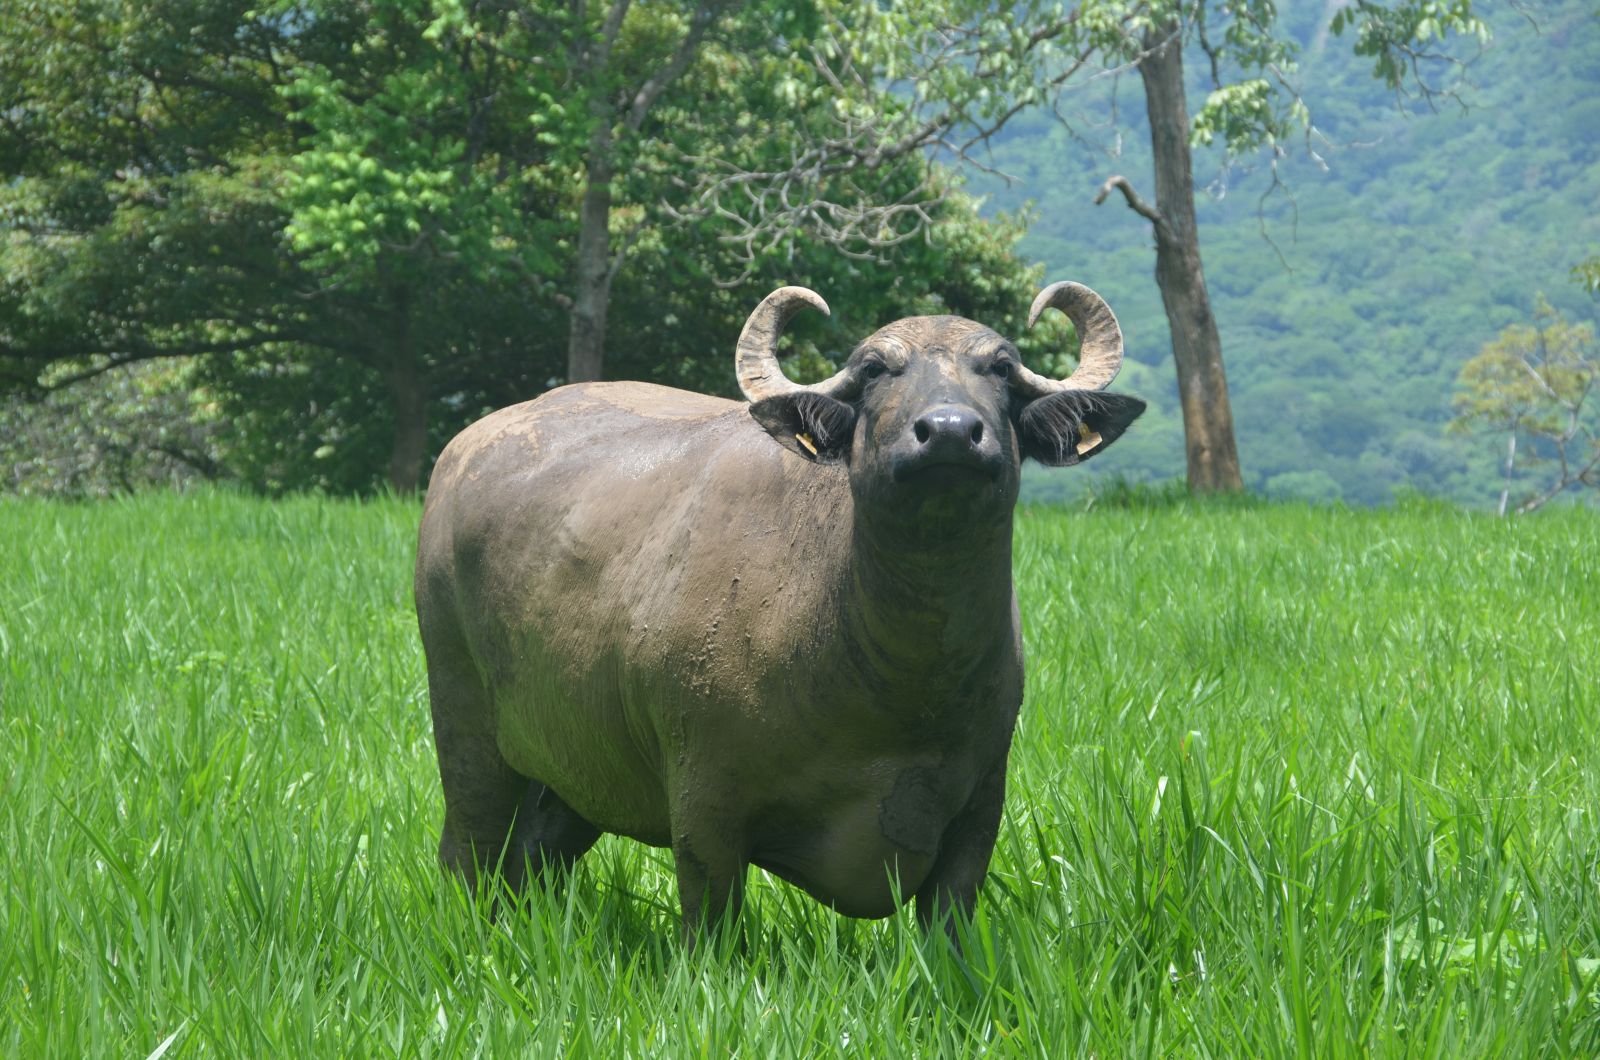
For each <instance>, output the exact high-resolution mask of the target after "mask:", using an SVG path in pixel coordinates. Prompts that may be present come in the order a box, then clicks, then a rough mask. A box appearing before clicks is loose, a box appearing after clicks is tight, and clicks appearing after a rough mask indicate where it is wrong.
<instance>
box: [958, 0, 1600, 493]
mask: <svg viewBox="0 0 1600 1060" xmlns="http://www.w3.org/2000/svg"><path fill="white" fill-rule="evenodd" d="M1302 6H1303V7H1304V8H1307V10H1302V11H1300V12H1299V13H1298V17H1299V21H1298V22H1297V23H1292V28H1293V29H1294V31H1295V33H1296V34H1297V36H1299V37H1300V39H1302V40H1303V41H1305V42H1307V49H1306V53H1305V54H1304V56H1303V61H1302V71H1301V77H1302V82H1303V84H1304V88H1305V95H1306V98H1307V100H1308V102H1309V103H1310V104H1311V106H1312V110H1313V115H1314V118H1315V120H1316V122H1317V126H1318V129H1319V130H1320V131H1321V133H1322V134H1323V136H1324V137H1325V140H1321V139H1319V140H1318V141H1317V142H1316V143H1315V145H1314V146H1315V147H1316V149H1317V151H1318V152H1319V153H1320V154H1321V155H1322V156H1323V157H1324V159H1325V160H1326V164H1327V168H1326V170H1323V169H1321V168H1319V167H1318V165H1317V164H1315V162H1314V161H1313V160H1312V159H1311V158H1310V157H1309V156H1308V155H1307V153H1306V152H1305V150H1304V145H1302V144H1299V143H1297V144H1295V145H1294V148H1295V156H1294V157H1293V158H1291V159H1290V160H1288V161H1287V162H1286V163H1285V164H1284V165H1283V166H1282V167H1281V172H1282V175H1283V178H1284V180H1285V181H1286V182H1287V183H1288V185H1289V193H1287V194H1286V193H1284V192H1282V191H1280V192H1278V193H1276V194H1275V195H1273V196H1271V197H1269V198H1268V199H1267V200H1266V203H1265V205H1264V206H1262V205H1258V204H1259V201H1260V198H1261V195H1262V193H1263V192H1264V191H1265V190H1266V189H1267V188H1268V187H1269V186H1270V180H1269V176H1268V174H1267V172H1266V171H1265V167H1264V166H1261V165H1260V164H1259V163H1258V165H1257V166H1256V170H1255V171H1254V172H1241V171H1239V170H1237V169H1236V170H1235V171H1234V172H1232V173H1231V174H1222V173H1221V172H1220V156H1219V155H1218V154H1217V153H1215V152H1211V153H1206V154H1202V155H1199V156H1197V158H1196V179H1197V180H1198V181H1201V182H1203V183H1205V184H1206V185H1207V187H1208V192H1207V193H1206V194H1204V195H1202V196H1201V198H1200V200H1199V201H1198V203H1197V206H1198V208H1199V211H1200V223H1201V244H1202V253H1203V255H1204V260H1205V267H1206V273H1207V278H1208V281H1209V284H1210V288H1211V294H1212V298H1213V300H1214V304H1215V311H1216V314H1217V318H1218V322H1219V325H1220V327H1221V331H1222V341H1223V352H1224V356H1225V358H1226V360H1227V365H1228V372H1229V378H1230V384H1231V387H1232V392H1233V398H1234V410H1235V415H1236V417H1237V421H1238V429H1239V441H1240V447H1241V455H1242V458H1243V461H1244V471H1245V477H1246V481H1247V483H1248V484H1249V486H1250V487H1251V488H1252V489H1260V490H1265V491H1267V492H1269V493H1275V494H1288V495H1298V496H1309V497H1343V498H1344V499H1346V500H1348V501H1351V502H1356V503H1376V502H1381V501H1384V500H1386V499H1388V498H1389V497H1390V496H1392V494H1393V491H1394V489H1395V488H1396V487H1399V486H1405V485H1410V486H1412V487H1415V488H1419V489H1422V490H1426V491H1428V492H1432V493H1440V494H1445V495H1449V496H1453V497H1457V498H1459V499H1462V500H1468V501H1474V502H1482V501H1484V500H1486V499H1487V497H1488V496H1489V494H1490V492H1491V490H1492V489H1493V488H1494V483H1495V470H1496V469H1495V465H1494V458H1493V455H1492V454H1491V452H1490V450H1489V449H1488V448H1487V447H1486V443H1482V442H1475V441H1473V440H1471V439H1461V438H1456V437H1448V436H1446V435H1445V434H1444V433H1443V425H1444V424H1445V422H1446V421H1447V420H1448V419H1449V417H1450V396H1451V393H1452V389H1453V382H1454V379H1455V374H1456V371H1457V369H1458V367H1459V366H1460V364H1461V363H1462V362H1463V361H1465V360H1466V359H1467V358H1469V357H1471V356H1472V355H1473V354H1474V353H1476V352H1477V350H1478V348H1479V347H1480V346H1481V345H1482V344H1483V343H1484V342H1485V341H1487V340H1488V339H1490V338H1491V337H1493V335H1494V334H1495V332H1496V331H1498V330H1499V329H1500V328H1501V327H1503V326H1505V325H1506V324H1508V323H1511V322H1513V321H1516V320H1519V319H1522V318H1524V317H1526V315H1527V314H1528V311H1529V310H1530V308H1531V306H1532V304H1533V301H1534V298H1535V295H1536V294H1537V293H1538V292H1540V291H1543V292H1545V293H1546V294H1547V295H1548V296H1549V297H1550V299H1551V301H1552V302H1554V303H1555V304H1556V305H1557V306H1558V307H1560V308H1562V309H1563V310H1565V311H1567V312H1568V313H1569V315H1571V316H1574V317H1579V318H1583V319H1592V318H1593V317H1594V316H1595V312H1596V307H1595V305H1594V303H1592V302H1591V301H1590V300H1589V299H1588V298H1587V297H1586V296H1585V295H1583V294H1582V293H1581V292H1580V291H1578V290H1577V289H1576V288H1575V287H1574V286H1573V285H1572V284H1571V282H1570V281H1569V279H1568V270H1569V269H1570V268H1571V266H1572V265H1573V264H1574V263H1575V262H1576V261H1577V260H1578V259H1579V258H1581V257H1583V256H1584V255H1585V254H1588V253H1593V252H1595V251H1596V250H1600V209H1597V204H1600V17H1597V16H1596V13H1595V12H1594V11H1593V10H1591V9H1590V6H1589V5H1587V4H1582V3H1570V2H1551V3H1543V4H1534V5H1529V6H1528V7H1527V10H1528V12H1529V13H1531V14H1532V15H1533V17H1534V19H1535V21H1536V22H1537V28H1535V27H1534V26H1533V25H1530V23H1529V22H1528V20H1527V19H1526V18H1524V17H1523V16H1521V15H1519V14H1518V13H1517V12H1515V11H1513V10H1511V9H1509V8H1508V7H1506V6H1504V5H1496V10H1495V11H1494V12H1493V13H1492V14H1491V22H1492V25H1493V28H1494V39H1493V40H1492V41H1491V42H1490V44H1489V45H1488V47H1487V48H1486V49H1485V50H1484V52H1483V54H1482V55H1481V56H1480V57H1479V58H1478V59H1477V60H1476V61H1475V62H1474V63H1473V65H1472V66H1471V68H1470V76H1471V79H1472V81H1473V82H1474V87H1472V88H1470V89H1468V91H1467V93H1466V96H1465V98H1466V101H1467V103H1468V104H1469V106H1468V109H1466V110H1462V109H1461V108H1460V107H1457V106H1452V105H1448V104H1447V105H1445V106H1444V107H1443V108H1442V109H1441V110H1440V111H1439V112H1438V113H1429V112H1428V111H1427V109H1426V107H1422V106H1420V105H1419V103H1418V101H1416V100H1411V101H1409V102H1400V103H1397V101H1396V99H1395V97H1394V96H1393V95H1392V94H1390V93H1388V92H1387V91H1386V90H1384V88H1383V86H1382V85H1381V84H1380V83H1379V82H1377V81H1375V80H1373V78H1372V77H1371V75H1370V72H1369V67H1368V65H1367V63H1366V62H1365V61H1364V60H1361V59H1359V58H1357V57H1355V56H1353V55H1351V54H1350V50H1349V43H1348V41H1342V40H1341V39H1340V38H1337V37H1335V38H1331V39H1329V40H1327V41H1326V44H1325V45H1324V46H1323V47H1321V48H1320V49H1319V48H1318V47H1317V42H1318V30H1319V25H1320V23H1321V19H1322V14H1321V13H1320V12H1318V11H1316V10H1310V9H1309V8H1310V5H1302ZM1190 66H1191V71H1192V72H1193V73H1194V74H1196V75H1198V74H1199V73H1200V71H1201V70H1202V67H1201V65H1200V64H1199V63H1196V62H1191V64H1190ZM1190 91H1191V95H1190V107H1191V110H1193V109H1195V108H1196V107H1198V105H1199V103H1200V102H1201V101H1202V100H1203V99H1204V95H1205V86H1204V84H1203V83H1202V82H1201V80H1200V79H1199V77H1198V76H1196V77H1195V78H1194V80H1193V83H1192V85H1191V90H1190ZM1113 94H1114V95H1115V97H1116V98H1115V105H1116V106H1117V109H1118V113H1119V115H1120V119H1121V125H1120V132H1121V135H1120V143H1119V137H1118V136H1117V135H1116V133H1115V132H1114V131H1112V130H1111V129H1109V128H1107V127H1106V126H1105V125H1104V123H1105V122H1106V119H1107V115H1108V114H1109V112H1110V107H1111V105H1112V102H1113V99H1112V97H1113ZM1143 102H1144V101H1143V96H1142V92H1141V89H1140V86H1139V80H1138V76H1137V74H1131V75H1124V76H1123V77H1121V78H1120V79H1115V78H1105V79H1103V80H1102V81H1100V82H1098V83H1097V84H1095V85H1093V86H1090V87H1089V88H1087V89H1085V90H1083V91H1081V92H1080V93H1079V94H1078V95H1077V97H1076V98H1075V100H1074V111H1075V113H1076V114H1077V115H1078V118H1077V119H1076V120H1075V133H1074V134H1069V133H1068V132H1067V131H1066V130H1064V129H1063V128H1061V127H1060V126H1059V125H1057V124H1055V123H1053V122H1051V121H1047V120H1045V119H1042V118H1039V119H1034V120H1032V121H1030V122H1028V123H1026V124H1024V125H1021V126H1018V127H1016V128H1015V129H1014V130H1013V131H1012V133H1011V134H1010V135H1009V136H1008V138H1007V139H1006V140H1005V142H1003V143H1002V144H1000V145H999V146H998V147H997V149H996V152H995V164H996V165H997V166H998V167H999V168H1000V169H1002V170H1004V171H1006V172H1009V173H1011V174H1013V175H1015V176H1017V177H1019V178H1021V180H1020V182H1019V183H1018V184H1016V185H1014V186H1011V187H1006V186H1004V185H1003V184H1001V183H1000V182H999V181H997V180H995V179H993V178H990V177H983V178H977V179H974V180H973V181H972V183H973V185H974V186H975V187H976V188H977V189H978V190H981V191H983V192H985V193H987V194H989V195H990V196H991V199H990V202H991V205H992V206H993V207H995V208H1008V209H1010V208H1016V207H1018V206H1021V205H1022V204H1023V203H1025V202H1027V201H1029V200H1032V201H1033V202H1034V204H1035V209H1036V211H1037V217H1036V219H1035V221H1034V223H1033V229H1032V234H1031V236H1030V237H1029V240H1028V241H1027V243H1026V244H1025V245H1026V248H1027V250H1028V251H1029V252H1031V253H1033V254H1035V255H1036V256H1038V257H1039V258H1040V259H1041V260H1043V261H1045V262H1047V263H1048V265H1049V272H1050V275H1051V276H1052V277H1061V278H1076V279H1081V280H1083V281H1085V282H1087V283H1089V284H1090V285H1092V286H1094V287H1095V288H1096V289H1097V290H1099V291H1100V292H1101V293H1102V294H1104V295H1105V296H1106V297H1107V298H1108V299H1109V300H1110V301H1111V303H1112V305H1113V306H1114V307H1115V309H1116V310H1117V312H1118V314H1119V316H1120V317H1121V318H1122V320H1123V323H1124V326H1125V328H1126V331H1127V335H1128V344H1129V357H1130V359H1131V360H1132V361H1133V362H1137V363H1132V364H1130V366H1129V369H1128V370H1127V371H1126V372H1125V373H1124V376H1123V377H1122V378H1121V379H1120V380H1119V382H1118V385H1119V387H1122V388H1125V389H1128V390H1131V391H1136V392H1139V393H1142V394H1143V395H1145V396H1146V397H1148V398H1150V399H1152V402H1153V406H1154V407H1153V409H1152V412H1151V414H1149V415H1148V416H1147V417H1146V418H1145V420H1144V421H1142V422H1141V424H1140V425H1139V428H1138V429H1136V431H1135V432H1134V433H1130V435H1129V436H1128V437H1127V438H1126V439H1124V440H1123V441H1121V442H1120V443H1118V445H1117V447H1116V448H1115V449H1113V450H1111V451H1110V452H1109V453H1108V454H1107V455H1106V456H1105V457H1104V458H1103V459H1102V460H1100V461H1098V462H1097V463H1098V465H1099V466H1098V467H1097V468H1096V470H1098V471H1099V472H1100V473H1102V474H1103V473H1108V472H1109V473H1121V474H1124V475H1128V476H1129V477H1133V478H1147V477H1155V478H1164V477H1170V476H1174V475H1181V474H1182V472H1183V450H1182V445H1181V426H1180V424H1179V423H1178V420H1177V416H1176V408H1177V402H1176V389H1175V386H1174V383H1173V373H1172V365H1171V353H1170V348H1169V345H1168V342H1169V340H1168V335H1167V328H1166V321H1165V317H1164V316H1163V314H1162V311H1161V300H1160V294H1159V291H1158V290H1157V288H1156V285H1155V279H1154V275H1153V270H1154V264H1155V255H1154V251H1153V250H1152V249H1151V247H1152V244H1151V237H1150V233H1149V228H1148V225H1147V224H1145V223H1144V222H1143V221H1142V219H1140V218H1139V217H1137V216H1136V215H1134V214H1133V213H1132V212H1131V211H1129V210H1128V209H1127V208H1126V207H1124V206H1123V205H1122V203H1121V200H1120V198H1113V199H1112V200H1110V201H1108V202H1107V203H1106V204H1105V205H1103V206H1101V207H1098V208H1096V207H1095V206H1093V205H1092V202H1093V198H1094V194H1095V191H1096V190H1097V188H1098V186H1099V184H1100V182H1101V181H1102V180H1104V179H1105V178H1106V177H1107V176H1109V175H1111V174H1113V173H1122V174H1124V175H1126V176H1127V177H1128V178H1129V179H1130V180H1132V181H1133V182H1134V184H1135V186H1136V187H1138V188H1140V189H1141V191H1142V192H1143V193H1144V194H1146V195H1149V194H1150V193H1151V185H1152V181H1151V177H1150V164H1149V155H1148V147H1147V143H1148V141H1147V131H1146V129H1145V126H1144V121H1143V113H1142V110H1143ZM1097 122H1099V123H1102V125H1101V127H1100V128H1096V127H1095V124H1096V123H1097ZM1085 141H1088V142H1087V143H1086V142H1085ZM1119 147H1120V153H1118V148H1119ZM1291 194H1292V199H1291ZM1296 206H1297V207H1298V221H1297V222H1296V220H1295V209H1296ZM1263 221H1264V222H1265V225H1266V228H1267V231H1268V232H1269V233H1270V234H1271V236H1272V238H1273V240H1274V241H1275V242H1276V243H1277V245H1278V247H1279V249H1280V250H1281V251H1282V254H1283V257H1284V259H1286V261H1287V265H1288V267H1287V268H1286V267H1285V262H1284V261H1280V259H1279V257H1278V255H1277V253H1276V252H1275V251H1274V249H1273V247H1272V246H1271V245H1269V244H1268V243H1267V242H1265V241H1264V240H1263V239H1262V236H1261V226H1262V222H1263ZM1077 480H1078V481H1081V480H1082V476H1081V474H1080V475H1079V476H1078V479H1077ZM1070 481H1072V480H1071V479H1070V478H1065V477H1061V476H1058V475H1056V474H1038V475H1035V476H1033V477H1032V478H1031V479H1030V483H1029V485H1030V489H1031V491H1032V492H1033V493H1034V495H1035V496H1040V495H1049V494H1053V493H1056V492H1059V491H1060V490H1061V489H1063V488H1068V487H1067V486H1065V485H1064V484H1065V483H1068V482H1070Z"/></svg>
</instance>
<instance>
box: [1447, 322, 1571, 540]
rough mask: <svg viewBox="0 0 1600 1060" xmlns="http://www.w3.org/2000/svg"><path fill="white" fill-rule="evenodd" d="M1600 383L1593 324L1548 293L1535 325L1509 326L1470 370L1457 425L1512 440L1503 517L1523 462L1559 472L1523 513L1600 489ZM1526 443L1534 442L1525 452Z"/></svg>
mask: <svg viewBox="0 0 1600 1060" xmlns="http://www.w3.org/2000/svg"><path fill="white" fill-rule="evenodd" d="M1597 385H1600V347H1597V346H1596V345H1595V334H1594V328H1593V326H1592V325H1589V324H1569V323H1567V321H1566V320H1565V319H1563V318H1562V316H1561V314H1560V313H1559V312H1557V311H1556V310H1555V309H1553V308H1551V306H1550V303H1549V302H1547V301H1545V299H1544V297H1543V296H1542V295H1541V296H1540V297H1539V300H1538V304H1537V305H1536V306H1535V308H1534V318H1533V323H1532V324H1513V325H1511V326H1510V327H1507V328H1505V329H1504V330H1503V331H1501V332H1500V334H1499V336H1497V337H1496V338H1495V339H1494V341H1492V342H1489V343H1487V344H1486V345H1485V346H1484V347H1483V349H1482V350H1481V351H1480V352H1479V353H1478V355H1477V356H1476V357H1474V358H1472V359H1471V360H1470V361H1468V362H1467V363H1466V364H1465V365H1463V366H1462V368H1461V372H1460V374H1459V375H1458V376H1457V378H1456V389H1457V393H1456V398H1455V408H1456V418H1455V419H1454V420H1453V421H1452V422H1451V428H1452V429H1453V430H1456V431H1484V432H1489V433H1492V434H1503V435H1504V436H1505V439H1506V443H1505V444H1506V450H1505V453H1506V455H1505V461H1504V463H1503V465H1502V478H1503V481H1504V485H1503V486H1502V488H1501V491H1500V504H1499V513H1500V514H1501V515H1502V516H1503V515H1505V514H1506V511H1507V509H1508V507H1509V506H1510V503H1511V493H1512V489H1513V487H1514V484H1515V481H1514V480H1515V478H1516V475H1517V470H1518V460H1519V458H1520V459H1521V462H1522V467H1523V468H1525V469H1530V470H1531V469H1546V468H1548V469H1549V472H1553V473H1546V474H1545V475H1544V476H1543V477H1544V479H1545V481H1544V482H1543V484H1542V485H1540V486H1539V487H1537V488H1535V490H1534V491H1533V492H1532V493H1531V494H1529V495H1528V496H1526V497H1524V498H1523V499H1522V500H1521V501H1520V502H1519V503H1518V504H1517V506H1516V509H1515V510H1516V512H1517V513H1518V514H1519V515H1520V514H1523V513H1525V512H1531V511H1533V510H1534V509H1536V508H1539V507H1541V506H1543V505H1544V504H1546V503H1548V502H1549V501H1550V500H1552V499H1554V498H1555V497H1557V496H1560V495H1561V494H1562V493H1564V492H1566V491H1567V490H1569V489H1574V488H1580V487H1584V486H1588V487H1591V488H1595V489H1600V413H1597V411H1596V409H1595V407H1594V406H1592V405H1591V404H1590V397H1591V396H1592V395H1593V394H1594V391H1595V389H1596V386H1597ZM1519 438H1525V439H1527V441H1528V443H1529V444H1528V445H1527V446H1525V447H1524V448H1522V449H1521V450H1520V451H1519V448H1518V439H1519Z"/></svg>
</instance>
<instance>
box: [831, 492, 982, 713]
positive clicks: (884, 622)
mask: <svg viewBox="0 0 1600 1060" xmlns="http://www.w3.org/2000/svg"><path fill="white" fill-rule="evenodd" d="M851 536H852V547H851V548H850V550H849V555H850V560H849V563H848V565H847V568H846V569H845V570H844V571H843V572H842V575H843V585H842V586H841V587H840V594H839V599H840V602H841V603H842V605H843V608H842V612H843V613H842V623H841V632H842V633H843V634H844V636H845V637H846V638H847V641H848V644H847V647H848V649H849V652H850V654H851V656H852V657H853V658H854V659H856V660H858V664H859V665H860V666H861V667H862V668H863V669H864V670H867V671H870V672H869V673H868V674H866V675H865V676H868V677H870V678H871V679H873V680H874V681H877V682H882V683H885V684H889V685H899V686H911V687H915V686H920V685H924V684H928V683H930V682H931V683H935V684H943V685H946V686H948V685H949V683H950V682H951V680H952V679H954V680H959V678H960V676H961V675H962V674H963V673H964V672H966V671H967V670H969V669H971V668H972V667H974V666H977V665H978V664H979V663H980V662H982V661H983V660H985V659H986V658H989V657H990V656H992V654H993V653H994V652H995V651H997V650H1008V646H1009V645H1010V644H1011V643H1012V638H1013V630H1012V607H1013V604H1012V587H1011V516H1010V513H1009V512H1007V513H1006V516H1005V518H1004V519H1003V520H994V521H991V522H989V523H987V524H985V525H983V526H980V527H973V528H971V529H969V530H968V531H967V532H965V533H963V534H961V535H959V537H957V538H956V539H954V540H950V539H945V540H940V541H938V542H936V543H934V544H932V545H931V546H930V545H928V544H925V543H924V544H917V545H906V544H904V543H893V544H891V543H886V542H885V541H883V540H882V537H883V535H879V534H874V533H872V532H870V530H869V529H868V528H867V527H865V526H863V525H862V524H861V523H859V522H857V523H856V524H855V526H854V527H853V529H852V534H851Z"/></svg>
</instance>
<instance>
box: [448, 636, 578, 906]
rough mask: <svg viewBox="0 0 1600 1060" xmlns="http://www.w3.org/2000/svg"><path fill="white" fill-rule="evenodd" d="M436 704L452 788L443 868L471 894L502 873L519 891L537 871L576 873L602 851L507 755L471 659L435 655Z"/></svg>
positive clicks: (566, 810)
mask: <svg viewBox="0 0 1600 1060" xmlns="http://www.w3.org/2000/svg"><path fill="white" fill-rule="evenodd" d="M428 646H429V647H430V648H438V647H439V646H438V645H437V644H436V643H435V644H430V645H428ZM428 698H429V700H430V701H431V704H432V707H433V739H434V746H435V748H436V749H437V751H438V754H439V781H440V783H441V785H442V786H443V788H444V829H443V831H442V834H441V835H440V837H439V861H440V862H441V863H442V864H443V865H444V866H445V868H447V869H450V870H452V871H454V872H456V873H457V874H459V875H460V876H461V878H462V879H463V880H464V881H465V882H466V884H467V886H468V887H469V888H476V887H477V885H478V882H479V880H481V879H483V878H485V877H487V876H489V875H491V874H493V873H495V872H496V871H497V870H498V871H499V872H500V873H501V875H502V878H503V879H504V881H505V883H506V884H507V885H509V886H510V887H511V889H512V890H514V891H517V890H521V888H522V886H523V884H524V883H525V882H526V879H527V875H528V868H529V867H530V866H531V867H532V869H533V870H534V871H535V872H542V871H543V870H545V869H546V868H548V867H550V866H555V865H565V866H570V865H571V864H572V862H574V861H576V860H577V859H578V857H579V856H580V855H582V854H583V852H584V851H586V850H588V849H589V847H590V846H592V845H593V844H594V841H595V839H596V838H597V837H598V836H599V832H598V831H597V830H596V829H595V828H594V826H592V825H590V824H589V822H587V821H585V820H584V819H583V818H581V817H579V816H578V815H577V814H576V813H575V812H573V810H572V809H571V808H570V807H568V806H567V804H566V803H564V802H562V801H561V799H560V798H558V797H557V796H556V794H555V792H553V791H550V790H549V789H548V788H546V787H545V786H544V785H543V784H541V783H539V782H538V781H536V780H530V779H529V778H528V777H525V776H523V775H522V774H521V773H518V772H517V771H516V770H515V769H512V768H511V766H510V764H508V763H507V762H506V760H505V759H504V758H503V757H502V756H501V754H500V748H499V746H498V745H497V743H496V741H495V735H494V710H493V704H492V702H491V700H490V697H489V693H488V690H487V689H485V688H484V687H483V683H482V681H480V680H479V678H478V675H477V672H476V670H475V669H474V668H473V667H472V666H471V664H470V663H467V662H465V660H464V654H463V653H457V652H451V651H448V650H433V651H429V652H428ZM508 840H509V843H508Z"/></svg>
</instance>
